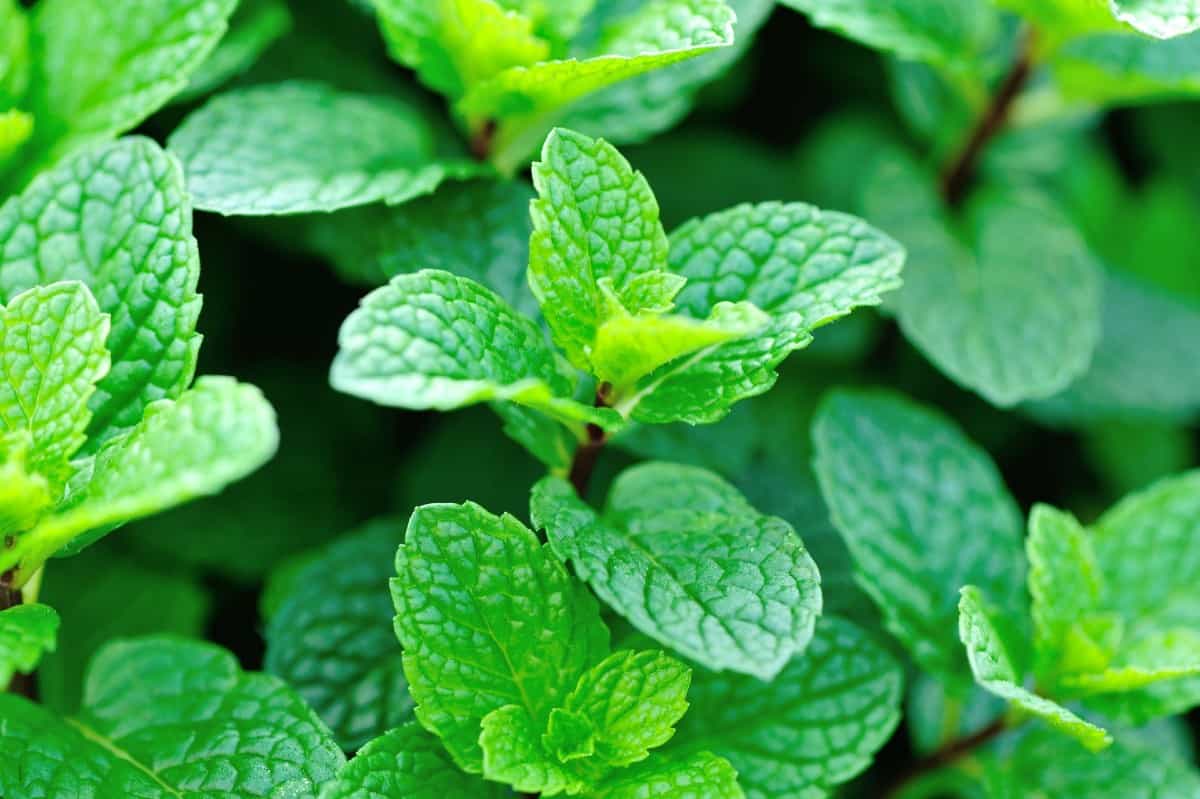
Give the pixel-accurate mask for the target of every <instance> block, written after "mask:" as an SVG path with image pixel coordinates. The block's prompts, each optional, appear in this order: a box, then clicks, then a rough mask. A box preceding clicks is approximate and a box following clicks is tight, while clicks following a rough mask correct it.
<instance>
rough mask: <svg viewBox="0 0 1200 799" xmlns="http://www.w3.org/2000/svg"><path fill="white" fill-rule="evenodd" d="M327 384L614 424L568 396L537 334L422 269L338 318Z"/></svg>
mask: <svg viewBox="0 0 1200 799" xmlns="http://www.w3.org/2000/svg"><path fill="white" fill-rule="evenodd" d="M338 343H339V347H340V349H339V351H338V354H337V357H336V358H335V359H334V362H333V368H332V370H331V372H330V382H331V383H332V384H333V387H334V388H336V389H338V390H339V391H344V392H346V393H347V394H353V395H354V396H356V397H362V398H365V399H369V400H372V401H374V402H377V403H379V404H381V405H388V406H393V407H399V408H411V409H414V410H421V409H428V408H433V409H437V410H449V409H452V408H459V407H462V406H464V405H472V404H474V403H478V402H491V401H501V400H504V401H509V402H515V403H518V404H521V405H527V406H530V407H532V408H536V409H537V410H540V411H543V412H545V413H547V414H550V415H552V416H555V417H557V418H561V419H563V420H564V421H567V422H575V423H577V422H582V421H586V422H595V423H598V424H602V425H604V426H611V425H614V424H617V423H618V420H617V419H616V415H615V414H614V413H613V412H612V411H606V410H605V409H595V408H591V407H590V406H587V405H584V404H582V403H579V402H576V401H574V400H573V399H571V398H570V395H571V390H572V386H571V381H570V380H569V379H568V378H567V377H566V376H565V375H564V374H563V373H562V372H561V371H560V366H559V363H558V356H557V354H556V353H555V352H554V350H552V349H551V348H550V346H549V344H548V343H547V342H546V340H545V337H544V336H543V334H542V331H541V329H540V328H539V327H538V326H537V324H536V323H535V322H534V321H533V320H532V319H529V318H527V317H524V316H521V315H520V314H519V313H517V312H516V311H515V310H513V309H512V307H510V306H509V305H508V304H507V303H505V302H504V301H503V300H502V299H500V297H499V296H497V295H496V293H495V292H493V291H491V290H490V289H488V288H485V287H484V286H481V285H479V284H478V283H476V282H475V281H473V280H470V279H468V278H465V277H459V276H457V275H453V274H451V273H449V272H441V271H437V270H432V269H427V270H422V271H420V272H416V273H414V274H409V275H400V276H398V277H395V278H393V279H392V281H391V282H390V283H389V284H388V285H386V286H384V287H382V288H379V289H376V290H375V291H373V292H371V293H370V294H368V295H367V296H366V297H365V298H364V299H363V301H362V305H361V307H360V308H359V309H358V310H356V311H355V312H354V313H352V314H350V316H349V317H348V318H347V319H346V321H345V323H343V325H342V329H341V332H340V334H339V336H338Z"/></svg>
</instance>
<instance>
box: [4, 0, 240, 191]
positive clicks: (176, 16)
mask: <svg viewBox="0 0 1200 799" xmlns="http://www.w3.org/2000/svg"><path fill="white" fill-rule="evenodd" d="M236 5H237V3H236V0H128V2H122V3H111V2H108V1H107V0H48V2H44V3H39V4H38V5H37V7H36V8H35V9H34V12H33V15H32V17H31V19H32V27H31V35H32V41H33V48H34V50H35V52H37V54H38V57H37V58H36V60H35V70H34V75H33V77H32V80H31V81H30V94H29V110H30V111H32V112H33V115H34V117H35V118H36V120H37V131H36V134H35V139H34V144H33V146H32V147H31V148H30V149H29V150H27V151H26V153H25V157H24V158H23V159H22V160H23V163H24V165H25V169H24V170H23V174H24V176H25V177H26V178H28V177H29V176H31V175H32V174H33V173H34V172H35V170H36V169H38V168H42V167H45V166H49V165H51V164H53V163H54V162H56V161H58V160H59V159H60V158H62V157H64V156H66V155H68V154H70V153H71V152H72V151H74V150H77V149H79V148H80V147H82V146H83V145H85V144H88V143H90V142H93V141H97V140H103V139H107V138H110V137H112V136H115V135H117V134H119V133H123V132H124V131H127V130H129V129H131V128H133V127H134V126H136V125H137V124H138V123H139V122H141V121H142V120H143V119H145V118H146V117H147V116H149V115H150V114H151V113H153V112H154V111H157V110H158V109H159V108H161V107H162V106H163V105H164V104H165V103H166V102H167V101H168V100H170V99H171V97H173V96H174V95H175V94H176V93H178V92H179V91H181V90H182V89H183V88H184V87H185V86H186V85H187V82H188V79H189V77H190V76H191V75H192V73H193V72H195V70H196V69H197V68H198V67H199V66H200V65H201V64H202V63H203V62H204V59H205V58H207V57H208V55H209V53H211V52H212V50H213V48H214V47H216V45H217V42H218V41H219V40H220V39H221V37H222V35H224V33H225V29H226V23H227V20H228V19H229V15H230V14H231V13H233V10H234V7H235V6H236Z"/></svg>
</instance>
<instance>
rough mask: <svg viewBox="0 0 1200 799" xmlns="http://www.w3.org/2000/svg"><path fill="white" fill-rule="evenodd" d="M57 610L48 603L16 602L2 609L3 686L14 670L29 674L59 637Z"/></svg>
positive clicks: (0, 683) (0, 678)
mask: <svg viewBox="0 0 1200 799" xmlns="http://www.w3.org/2000/svg"><path fill="white" fill-rule="evenodd" d="M58 623H59V618H58V613H56V612H55V611H54V608H52V607H50V606H48V605H17V606H16V607H11V608H8V609H7V610H0V686H7V685H8V683H9V681H10V680H11V679H12V676H13V674H14V673H15V672H18V671H19V672H21V673H22V674H29V673H30V672H32V671H33V670H34V669H35V668H37V665H38V662H39V661H40V660H41V659H42V656H43V655H45V654H46V653H47V652H53V651H54V647H55V644H56V641H57V640H58Z"/></svg>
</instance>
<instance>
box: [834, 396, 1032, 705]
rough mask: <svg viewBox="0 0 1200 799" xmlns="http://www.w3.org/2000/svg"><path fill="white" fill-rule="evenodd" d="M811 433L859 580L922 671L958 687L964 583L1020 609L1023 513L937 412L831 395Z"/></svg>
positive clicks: (899, 402)
mask: <svg viewBox="0 0 1200 799" xmlns="http://www.w3.org/2000/svg"><path fill="white" fill-rule="evenodd" d="M812 437H813V444H814V447H815V450H816V454H815V457H814V462H813V465H814V468H815V469H816V472H817V477H818V478H819V480H820V483H821V492H822V494H824V496H825V501H826V502H827V503H828V505H829V509H830V515H831V517H832V519H833V523H834V525H835V526H836V527H837V528H838V530H839V531H840V532H841V534H842V537H843V538H845V540H846V544H847V546H848V547H849V549H850V554H851V555H852V556H853V558H854V563H855V567H856V571H855V573H856V576H857V579H858V582H859V583H860V584H861V585H862V587H863V589H864V590H865V591H866V592H867V593H868V594H869V595H870V596H871V598H872V599H873V600H874V601H875V604H876V605H878V606H879V609H880V611H882V613H883V616H884V622H885V625H886V626H887V629H888V630H889V631H890V632H891V633H892V634H893V635H895V636H896V637H897V638H898V639H900V641H901V642H902V643H903V644H904V646H905V647H906V648H907V649H908V651H909V653H910V654H911V655H912V657H913V659H914V660H915V661H916V662H917V663H918V664H919V665H920V666H921V668H922V669H924V670H925V671H928V672H930V673H931V674H934V675H936V676H937V677H938V678H939V679H941V680H942V681H944V682H950V683H957V684H959V685H962V684H963V683H964V682H965V680H966V679H967V675H966V674H965V668H964V667H965V664H964V663H963V658H962V650H961V649H960V648H959V647H960V645H959V642H958V640H957V638H956V636H955V634H954V629H955V620H956V619H957V618H958V608H957V606H958V591H959V588H961V587H962V585H963V584H964V583H968V582H970V583H974V584H976V585H979V586H980V587H981V588H982V589H983V590H985V591H987V592H988V594H989V596H992V597H994V601H996V602H998V603H999V604H1000V605H1001V607H1003V608H1006V609H1012V610H1013V612H1014V613H1016V612H1018V611H1019V612H1021V613H1023V612H1024V611H1023V608H1024V605H1025V598H1024V596H1023V591H1022V586H1021V575H1022V573H1023V571H1024V560H1023V557H1022V553H1021V544H1022V537H1023V536H1022V523H1021V516H1020V512H1019V511H1018V509H1017V507H1016V504H1015V503H1014V502H1013V500H1012V497H1011V496H1010V495H1009V493H1008V491H1007V490H1006V489H1005V487H1004V483H1003V481H1002V480H1001V478H1000V474H999V473H998V472H997V470H996V467H995V466H994V465H993V464H992V462H991V460H990V459H989V458H988V456H987V454H986V453H985V452H984V451H983V450H981V449H980V448H979V447H977V446H976V445H975V444H973V443H971V442H970V441H968V440H967V439H966V437H965V436H963V434H962V432H961V431H960V430H959V429H958V428H957V427H955V426H954V425H953V424H952V423H950V422H949V421H948V420H947V419H945V418H944V417H942V416H941V415H940V414H937V413H934V412H932V411H930V410H926V409H924V408H922V407H920V406H917V405H915V404H913V403H911V402H909V401H908V400H905V399H902V398H901V397H899V396H897V395H892V394H885V393H868V392H850V391H834V392H832V393H830V394H829V395H827V396H826V398H825V399H824V401H823V402H822V403H821V406H820V408H819V410H818V411H817V415H816V418H815V420H814V421H813V430H812ZM950 475H953V479H951V478H950V477H949V476H950ZM968 532H969V536H970V540H969V544H970V545H969V546H965V545H964V538H963V537H964V536H966V535H968Z"/></svg>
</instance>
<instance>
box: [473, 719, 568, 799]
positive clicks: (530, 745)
mask: <svg viewBox="0 0 1200 799" xmlns="http://www.w3.org/2000/svg"><path fill="white" fill-rule="evenodd" d="M559 712H560V711H558V710H557V709H556V710H554V711H551V713H550V714H549V718H550V719H553V718H555V717H556V716H557V715H558V713H559ZM481 727H482V730H483V731H482V732H481V733H480V735H479V747H480V748H481V749H482V750H483V775H484V777H486V778H487V779H489V780H495V781H497V782H503V783H505V784H507V785H511V786H512V787H513V789H514V790H517V791H520V792H522V793H535V794H545V795H546V796H554V795H555V794H560V793H563V792H567V793H570V794H577V793H579V792H580V791H582V790H583V789H584V787H585V786H586V783H585V782H583V781H582V780H580V779H579V778H578V777H576V776H575V775H574V774H572V773H571V772H569V771H568V770H567V769H566V768H565V767H564V765H563V764H562V763H560V762H559V761H558V760H556V759H555V758H553V757H551V756H550V754H549V753H547V751H546V748H545V747H544V746H543V743H542V741H543V738H542V736H541V735H540V734H539V732H538V730H539V725H538V723H537V722H536V721H534V720H533V718H532V717H531V716H530V715H529V711H528V710H526V709H525V708H523V707H521V706H520V705H505V706H504V707H500V708H497V709H495V710H493V711H492V712H490V713H488V714H487V715H486V716H484V717H483V720H482V721H481Z"/></svg>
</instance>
